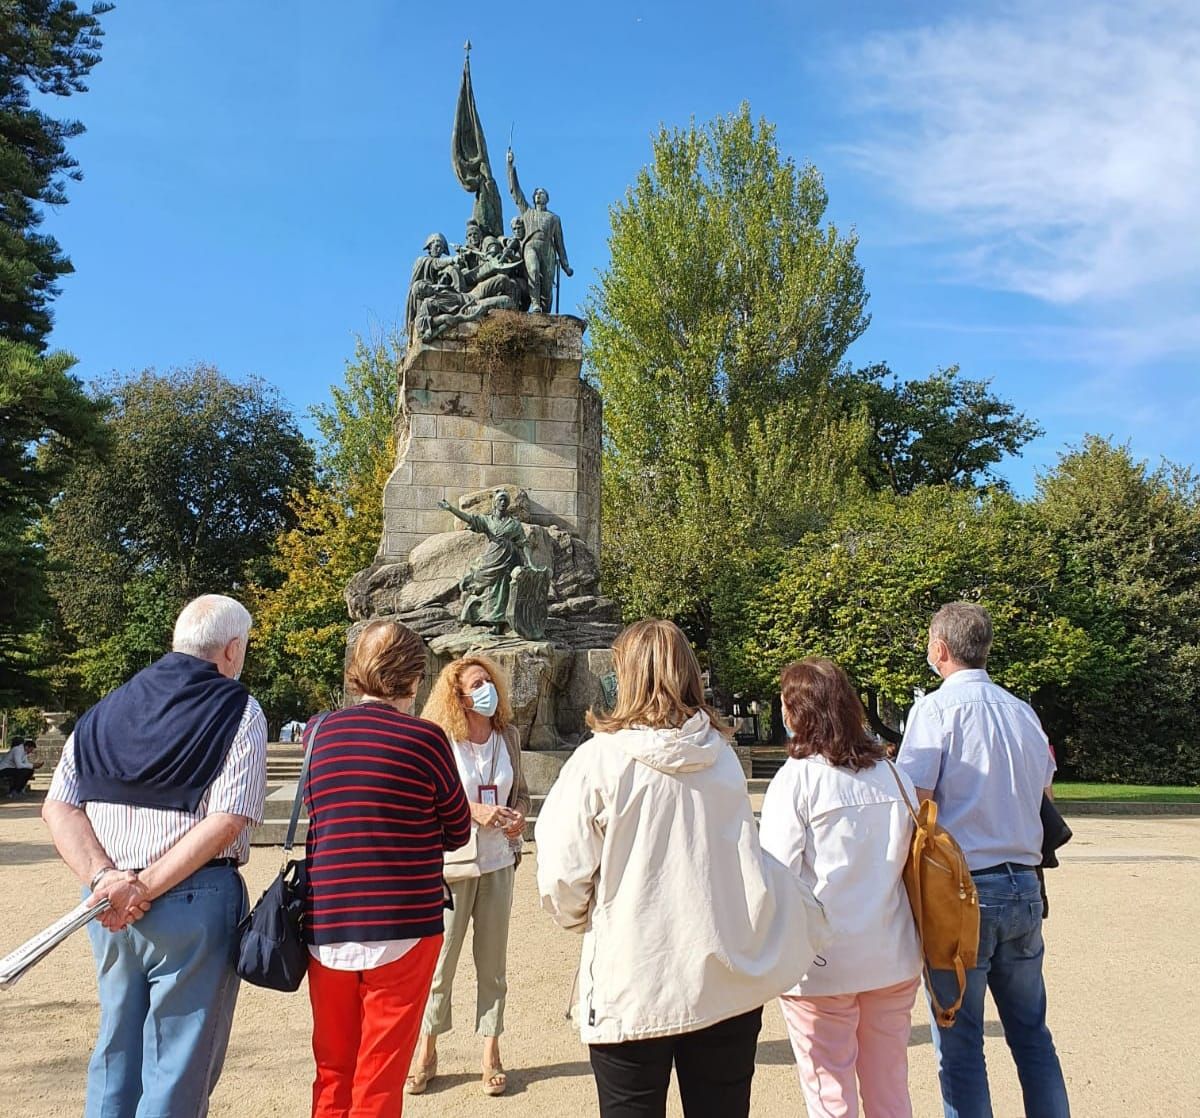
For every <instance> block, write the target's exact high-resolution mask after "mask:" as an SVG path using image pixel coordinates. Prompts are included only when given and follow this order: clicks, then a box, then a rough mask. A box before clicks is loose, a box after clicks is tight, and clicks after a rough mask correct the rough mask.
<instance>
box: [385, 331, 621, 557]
mask: <svg viewBox="0 0 1200 1118" xmlns="http://www.w3.org/2000/svg"><path fill="white" fill-rule="evenodd" d="M584 325H585V324H584V322H583V321H582V320H581V319H578V318H575V317H573V316H571V315H540V314H539V315H521V314H516V313H515V312H504V311H501V312H494V313H492V314H491V315H489V316H488V317H487V318H485V319H483V320H482V321H481V322H479V323H467V324H465V325H463V326H460V327H457V328H456V329H455V330H453V331H451V332H449V333H448V334H446V335H443V336H442V337H440V338H438V339H437V340H435V341H432V342H420V341H417V342H414V343H413V345H412V347H411V348H410V349H409V351H408V353H407V355H406V357H405V359H404V363H403V365H402V366H401V369H400V415H399V416H398V417H397V420H396V445H397V455H396V468H395V469H394V470H393V471H392V474H391V476H390V477H389V478H388V481H387V485H386V486H385V488H384V495H383V518H384V534H383V540H382V542H381V544H380V550H379V559H380V560H381V561H386V562H390V563H397V562H402V561H404V560H405V559H407V557H408V555H409V553H410V552H411V551H412V550H413V548H415V547H416V546H417V545H418V544H420V543H421V541H422V540H424V539H426V538H427V537H428V536H430V535H433V534H435V533H438V532H449V531H452V530H453V529H454V526H455V521H454V518H453V517H452V516H451V515H450V514H449V513H447V512H445V511H443V510H442V509H439V508H438V507H437V506H438V501H441V500H446V501H449V502H450V503H451V504H456V503H457V502H458V500H459V498H461V497H463V496H464V495H466V494H469V493H471V492H474V491H476V490H479V489H484V488H489V487H494V486H500V485H511V486H517V487H520V488H522V489H524V490H525V491H526V492H527V493H528V495H529V516H528V519H529V522H530V523H532V524H540V525H543V526H553V527H557V528H560V529H562V530H564V531H566V532H568V533H570V534H571V535H572V536H576V537H578V538H579V539H581V540H582V541H583V542H584V543H585V544H586V545H587V547H588V548H589V550H590V551H591V552H592V554H593V555H595V556H598V555H599V551H600V399H599V396H598V394H597V392H596V390H595V389H594V388H592V387H591V386H590V385H588V384H586V383H585V382H584V381H582V380H580V378H579V371H580V368H581V366H582V363H583V330H584Z"/></svg>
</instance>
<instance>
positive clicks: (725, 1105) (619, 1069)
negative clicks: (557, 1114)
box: [591, 1006, 762, 1118]
mask: <svg viewBox="0 0 1200 1118" xmlns="http://www.w3.org/2000/svg"><path fill="white" fill-rule="evenodd" d="M761 1028H762V1006H759V1007H758V1009H753V1010H751V1011H750V1012H749V1013H743V1014H742V1015H741V1016H740V1017H730V1018H729V1019H728V1020H727V1021H718V1022H717V1023H716V1024H715V1025H709V1027H708V1028H707V1029H700V1030H698V1031H697V1032H694V1033H682V1034H681V1035H679V1036H665V1037H655V1038H654V1039H652V1040H628V1041H625V1042H624V1043H622V1044H593V1045H591V1059H592V1072H593V1073H594V1074H595V1076H596V1091H597V1093H598V1094H599V1096H600V1118H663V1116H664V1115H665V1114H666V1112H667V1087H668V1086H669V1085H670V1082H671V1065H672V1063H674V1065H675V1076H676V1078H677V1079H678V1080H679V1095H680V1098H681V1099H682V1101H683V1113H684V1114H685V1115H686V1118H748V1116H749V1114H750V1082H751V1080H753V1078H754V1053H755V1049H756V1048H757V1047H758V1034H759V1030H760V1029H761Z"/></svg>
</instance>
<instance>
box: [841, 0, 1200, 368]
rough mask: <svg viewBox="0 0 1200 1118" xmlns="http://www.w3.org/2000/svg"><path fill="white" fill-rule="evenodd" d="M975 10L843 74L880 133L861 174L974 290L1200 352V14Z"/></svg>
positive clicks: (875, 45)
mask: <svg viewBox="0 0 1200 1118" xmlns="http://www.w3.org/2000/svg"><path fill="white" fill-rule="evenodd" d="M970 11H971V12H972V14H968V15H965V16H962V17H959V18H952V19H948V20H946V21H944V22H941V23H938V24H937V25H934V26H929V27H925V28H921V29H917V30H908V31H898V32H887V33H880V34H876V35H874V36H871V37H869V38H867V39H866V40H864V41H863V42H861V43H860V44H859V45H857V46H856V47H855V48H853V49H852V50H851V51H849V52H848V53H847V54H846V55H845V56H844V57H843V58H842V59H841V62H842V64H843V70H844V75H843V77H844V80H846V81H849V82H850V85H851V89H852V90H853V94H852V95H853V97H854V99H855V100H856V102H858V103H859V105H860V107H861V108H862V109H863V110H864V114H865V116H866V118H867V119H869V120H870V131H869V133H868V135H867V137H866V138H865V139H863V140H862V141H860V142H858V143H856V144H854V145H851V146H849V148H848V151H849V153H850V155H851V157H852V158H853V159H854V161H855V162H856V164H857V165H858V166H859V167H860V168H861V169H862V170H863V171H865V172H869V173H873V174H877V175H879V176H881V177H882V178H883V180H884V181H885V183H886V184H887V185H888V187H889V188H890V189H891V190H892V191H893V192H894V193H895V195H896V196H897V197H898V199H899V200H900V201H901V202H902V203H903V204H904V205H905V206H907V207H909V208H911V210H912V211H914V213H916V214H919V215H925V228H924V232H925V233H926V235H927V236H928V237H929V239H931V240H937V241H941V242H943V243H945V244H946V245H947V246H953V247H952V248H950V247H948V251H950V252H952V253H953V258H954V262H955V264H956V266H957V267H958V269H960V270H961V272H962V274H963V275H964V276H965V277H966V278H969V279H970V280H972V281H973V282H977V283H982V284H985V285H987V286H993V287H998V288H1004V289H1009V290H1014V291H1019V292H1023V293H1026V294H1029V295H1033V296H1035V297H1037V298H1040V299H1044V300H1046V301H1049V302H1052V303H1057V304H1078V305H1089V304H1090V305H1095V304H1102V305H1110V306H1119V307H1120V309H1121V313H1120V316H1119V317H1120V318H1121V319H1122V321H1121V322H1109V325H1110V326H1113V327H1116V328H1127V329H1129V330H1132V331H1135V332H1141V331H1143V330H1145V329H1149V328H1158V327H1162V328H1164V329H1166V330H1167V331H1168V332H1175V333H1177V334H1181V335H1185V336H1187V337H1188V339H1189V341H1191V340H1193V339H1194V334H1195V323H1196V320H1195V318H1194V317H1190V320H1188V319H1189V316H1188V311H1189V310H1191V311H1193V314H1194V306H1195V302H1196V296H1197V294H1198V288H1200V283H1198V281H1200V252H1198V251H1197V247H1198V246H1200V5H1198V4H1195V3H1179V4H1175V3H1160V4H1154V5H1148V4H1136V3H1135V4H1133V5H1111V6H1110V5H1108V4H1101V5H1097V4H1095V3H1090V4H1089V3H1070V2H1068V3H1054V4H1045V3H1039V4H1032V3H1027V2H1022V3H1017V4H1006V5H1004V6H1003V7H1001V8H998V9H994V10H993V12H992V14H989V15H986V16H984V15H979V14H977V13H978V9H973V10H970ZM963 246H966V247H963ZM1139 303H1140V304H1141V306H1140V307H1139V306H1138V304H1139ZM1165 340H1166V339H1160V340H1159V342H1158V343H1157V344H1151V345H1150V346H1149V347H1148V348H1150V349H1160V348H1164V347H1162V345H1161V343H1162V341H1165ZM1178 340H1179V341H1182V340H1183V339H1182V338H1179V339H1178ZM1131 348H1134V349H1136V348H1137V346H1136V345H1134V346H1132V347H1131ZM1165 348H1168V349H1169V348H1174V347H1172V346H1170V345H1167V346H1166V347H1165Z"/></svg>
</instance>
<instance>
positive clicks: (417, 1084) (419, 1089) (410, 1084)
mask: <svg viewBox="0 0 1200 1118" xmlns="http://www.w3.org/2000/svg"><path fill="white" fill-rule="evenodd" d="M435 1075H437V1053H436V1052H435V1053H434V1054H433V1059H432V1060H430V1062H429V1063H427V1064H422V1065H421V1066H420V1067H419V1068H417V1070H416V1071H414V1072H412V1073H411V1074H409V1075H408V1077H407V1078H406V1079H405V1080H404V1093H405V1094H406V1095H423V1094H425V1088H426V1087H428V1086H429V1084H430V1081H431V1080H432V1079H433V1077H434V1076H435Z"/></svg>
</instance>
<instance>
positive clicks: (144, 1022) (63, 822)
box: [42, 594, 267, 1118]
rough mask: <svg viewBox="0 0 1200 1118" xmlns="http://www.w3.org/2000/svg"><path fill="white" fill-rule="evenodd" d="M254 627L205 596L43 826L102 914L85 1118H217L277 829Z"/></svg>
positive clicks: (97, 926)
mask: <svg viewBox="0 0 1200 1118" xmlns="http://www.w3.org/2000/svg"><path fill="white" fill-rule="evenodd" d="M249 633H250V614H249V613H248V612H247V611H246V609H245V608H244V607H243V606H242V605H241V604H240V603H238V602H236V601H234V600H233V599H232V598H226V597H224V596H222V595H219V594H205V595H204V596H202V597H200V598H196V599H195V600H194V601H192V602H189V603H188V605H187V606H185V607H184V609H183V612H182V613H180V615H179V618H178V620H177V621H176V623H175V634H174V638H173V640H172V651H171V652H169V653H168V654H167V655H166V656H164V657H162V658H161V659H160V660H157V661H155V663H153V664H151V665H150V666H149V667H148V668H144V669H143V670H142V671H140V672H138V674H137V675H135V676H134V677H133V678H132V679H131V680H129V682H128V683H125V684H123V685H122V686H121V687H118V688H117V689H116V690H115V691H113V692H111V693H110V694H109V695H107V696H105V698H103V699H101V700H100V702H99V703H97V704H96V705H95V706H94V707H92V708H91V709H90V710H89V711H87V712H86V713H85V714H84V715H83V717H81V718H80V719H79V721H78V723H77V724H76V726H75V729H74V732H73V733H72V734H71V737H70V739H69V740H68V741H67V744H66V747H65V748H64V750H63V755H62V760H61V761H60V762H59V765H58V768H57V770H56V771H55V773H54V780H53V783H52V784H51V787H50V792H49V794H48V796H47V798H46V802H45V806H44V807H43V809H42V818H43V819H44V820H45V821H46V824H47V825H48V826H49V828H50V834H51V836H52V837H53V839H54V845H55V846H56V847H57V848H58V852H59V854H61V855H62V858H63V860H64V861H65V862H66V863H67V865H68V866H69V867H70V868H71V870H72V871H73V872H74V873H75V876H76V877H78V878H79V880H80V882H81V883H82V884H83V886H84V894H85V896H88V897H89V899H91V900H92V901H93V903H94V902H97V901H99V900H100V899H102V898H107V900H108V901H109V903H110V905H111V906H112V907H111V908H110V909H109V910H108V911H107V912H106V913H104V915H103V916H102V917H101V918H100V920H99V922H95V921H94V922H93V923H92V924H90V925H89V926H88V930H89V933H90V936H91V941H92V953H93V955H94V956H95V960H96V981H97V984H98V986H99V994H100V1035H99V1037H98V1039H97V1042H96V1048H95V1051H94V1052H93V1054H92V1059H91V1062H90V1064H89V1065H88V1085H87V1104H86V1108H85V1112H84V1113H85V1118H133V1116H134V1115H135V1114H137V1115H139V1116H146V1118H157V1116H168V1115H169V1116H170V1118H183V1116H185V1115H186V1116H188V1118H191V1116H202V1115H205V1114H207V1113H208V1097H209V1094H210V1093H211V1092H212V1089H213V1087H214V1086H215V1085H216V1082H217V1078H218V1076H219V1075H220V1072H221V1066H222V1063H223V1061H224V1058H225V1049H226V1046H227V1044H228V1042H229V1030H230V1026H231V1025H232V1023H233V1010H234V1005H235V1003H236V1001H237V991H238V979H237V976H236V974H235V973H234V969H233V962H234V957H235V949H234V947H235V937H236V934H237V925H238V922H239V921H240V920H241V918H242V916H243V914H244V913H245V911H246V901H247V898H246V887H245V884H244V883H243V881H242V878H241V875H240V874H239V873H238V866H239V865H241V864H242V863H244V862H245V861H246V859H247V857H248V856H249V853H250V849H249V843H250V839H249V830H248V828H249V824H251V823H259V822H262V811H263V801H264V798H265V795H266V765H267V756H266V740H267V726H266V719H265V718H264V716H263V712H262V708H261V707H260V706H259V705H258V702H257V701H256V700H255V699H254V698H253V697H252V696H251V695H250V694H249V693H248V692H247V690H246V688H245V687H244V686H243V685H242V684H241V683H239V682H238V676H239V675H240V674H241V670H242V664H243V662H244V660H245V658H246V641H247V638H248V636H249Z"/></svg>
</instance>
